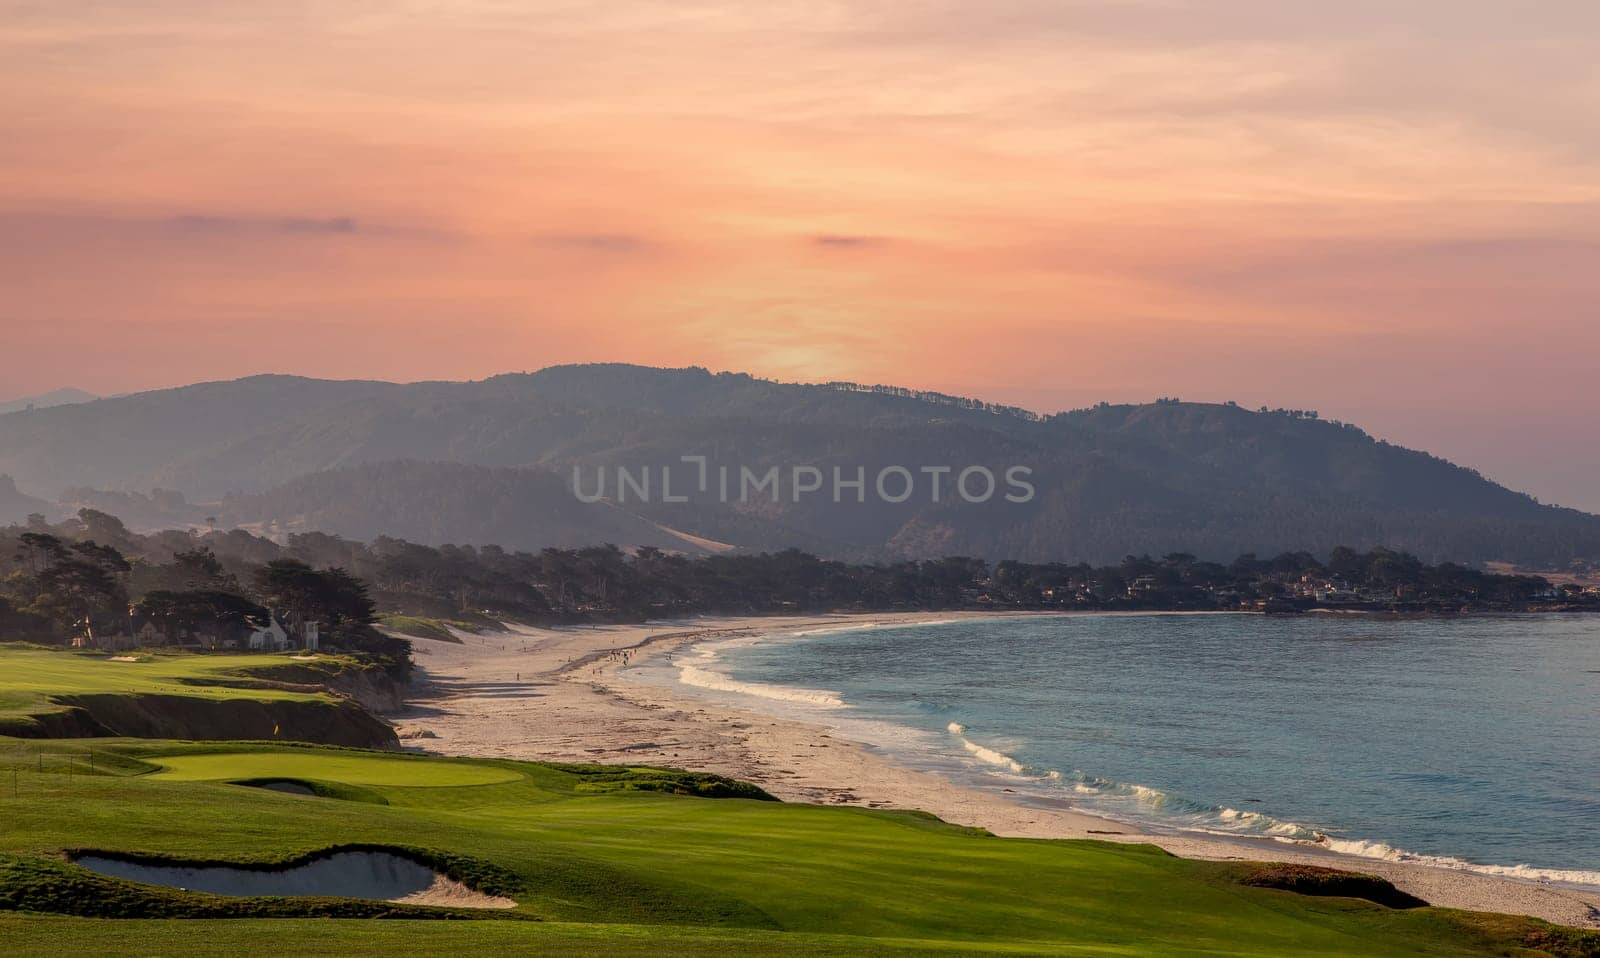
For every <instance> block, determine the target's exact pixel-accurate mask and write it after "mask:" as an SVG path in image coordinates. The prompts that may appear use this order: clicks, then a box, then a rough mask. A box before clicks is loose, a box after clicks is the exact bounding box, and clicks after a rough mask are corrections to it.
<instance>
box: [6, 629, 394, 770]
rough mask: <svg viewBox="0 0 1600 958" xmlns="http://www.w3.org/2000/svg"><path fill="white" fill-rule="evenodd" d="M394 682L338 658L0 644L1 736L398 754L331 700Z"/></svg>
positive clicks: (344, 704)
mask: <svg viewBox="0 0 1600 958" xmlns="http://www.w3.org/2000/svg"><path fill="white" fill-rule="evenodd" d="M362 673H364V674H362ZM388 681H389V679H388V677H387V676H386V675H384V674H382V673H381V671H379V670H376V669H374V668H373V667H371V666H368V665H366V664H363V663H361V662H359V661H356V660H354V659H351V658H349V657H346V656H339V655H316V656H292V655H235V654H227V653H221V654H205V653H185V652H159V653H148V652H146V653H135V654H130V655H127V656H108V655H104V654H100V653H89V652H84V653H79V652H68V651H65V650H59V649H41V648H38V647H33V646H24V645H0V736H4V735H17V736H22V737H25V738H78V737H87V736H99V735H123V736H129V737H134V738H160V739H213V740H215V739H223V740H226V739H235V740H239V739H243V740H251V739H255V740H279V739H281V740H283V741H298V742H323V743H327V744H332V745H353V746H358V747H366V748H397V747H398V742H396V740H395V737H394V731H393V730H392V729H391V728H389V727H388V726H387V725H385V724H384V723H383V722H381V721H379V720H378V719H376V718H375V717H373V716H372V715H371V714H369V713H367V712H366V711H365V710H363V709H362V708H361V707H360V706H359V705H357V704H356V703H354V702H353V701H351V700H350V699H349V698H348V697H346V696H341V695H336V694H332V693H331V692H330V691H329V690H330V689H333V688H340V687H343V688H349V687H351V686H352V685H354V686H356V687H366V688H371V687H373V686H375V685H376V686H379V687H381V686H382V685H383V684H384V683H386V682H388ZM340 683H344V685H343V686H341V685H340Z"/></svg>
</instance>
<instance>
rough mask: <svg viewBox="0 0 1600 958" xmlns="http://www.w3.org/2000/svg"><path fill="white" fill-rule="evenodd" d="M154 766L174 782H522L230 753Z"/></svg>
mask: <svg viewBox="0 0 1600 958" xmlns="http://www.w3.org/2000/svg"><path fill="white" fill-rule="evenodd" d="M151 761H152V762H153V763H154V764H157V765H159V766H160V767H161V771H160V772H157V773H156V774H155V776H154V777H155V778H158V779H165V780H169V781H174V782H218V781H230V780H237V779H250V778H288V779H311V780H314V781H326V782H342V783H344V784H346V785H393V786H397V787H409V788H427V787H432V788H443V787H450V786H458V785H493V784H496V783H498V782H515V781H517V780H519V779H520V778H521V777H522V776H521V775H520V774H518V773H517V772H516V771H514V770H512V769H507V768H496V767H494V766H489V765H479V764H469V763H466V762H445V761H428V760H425V759H403V758H385V757H378V756H373V755H361V754H350V755H342V754H337V753H335V754H324V755H316V754H313V755H295V754H283V753H274V752H225V753H222V754H220V755H174V756H168V757H165V758H158V759H151Z"/></svg>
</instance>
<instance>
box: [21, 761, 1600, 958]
mask: <svg viewBox="0 0 1600 958" xmlns="http://www.w3.org/2000/svg"><path fill="white" fill-rule="evenodd" d="M88 744H89V743H65V742H56V743H49V744H48V745H47V746H46V751H45V752H44V755H43V758H41V757H40V754H39V751H38V746H37V745H34V744H24V743H17V742H15V741H13V742H11V743H5V742H0V819H3V820H4V821H5V822H6V827H5V828H4V829H3V830H0V908H3V907H11V908H16V907H19V906H21V907H26V908H29V909H31V910H33V911H55V912H64V913H70V914H77V915H112V914H115V915H120V916H138V915H140V914H145V915H161V916H174V915H179V914H186V913H190V912H188V911H185V909H192V908H196V907H198V906H197V905H196V903H197V902H211V903H215V902H219V901H220V902H222V905H221V906H216V905H214V904H213V905H207V907H211V908H215V907H222V908H224V909H225V908H229V907H237V906H232V905H228V904H227V903H228V902H230V901H233V902H238V901H244V900H239V899H233V900H230V899H212V898H210V897H209V896H198V895H193V894H190V893H182V894H179V893H172V892H166V893H164V894H165V895H166V897H165V898H160V897H156V896H155V895H154V890H152V889H151V888H150V886H139V885H132V884H128V883H123V882H120V881H115V880H111V879H98V878H97V877H96V876H88V875H85V878H93V879H95V880H97V881H100V882H103V883H105V884H103V885H100V886H95V890H94V892H93V893H92V894H89V893H86V891H85V889H86V888H87V886H84V885H82V884H80V881H81V880H80V879H79V878H78V877H77V876H78V874H79V872H80V870H79V869H76V868H75V866H71V865H69V864H64V863H63V862H62V859H61V858H60V855H61V853H62V852H63V851H64V850H68V849H80V850H82V849H89V850H96V851H109V852H123V853H130V854H139V855H144V856H157V857H161V858H164V859H166V860H173V861H186V862H253V863H267V862H274V861H279V862H281V861H286V860H289V859H293V858H296V857H298V856H303V855H306V854H309V853H312V852H316V851H318V850H321V849H326V848H332V847H335V846H341V845H350V844H361V845H387V846H396V847H401V848H409V849H416V850H418V851H419V852H420V853H425V854H427V855H428V856H430V857H431V859H432V860H435V861H439V862H446V863H449V864H450V866H451V868H452V869H454V870H453V871H452V874H458V877H462V878H463V879H464V880H467V881H468V882H469V883H477V884H479V885H480V886H482V887H484V888H485V890H488V891H491V892H492V893H494V894H504V895H507V896H508V897H511V898H513V899H515V900H516V901H517V902H518V908H517V909H516V910H515V912H513V913H510V914H509V915H501V916H499V917H500V918H506V917H509V918H511V919H515V918H517V917H524V918H538V919H541V920H540V921H537V922H528V921H516V920H494V921H487V920H486V921H469V922H460V921H453V922H438V923H429V922H421V923H417V922H410V921H392V922H383V921H370V920H366V921H363V920H328V919H321V920H304V919H296V918H259V919H253V920H198V919H188V920H139V921H122V922H108V921H105V920H102V919H96V918H91V917H61V916H59V915H57V916H48V917H46V916H38V917H4V916H5V912H3V911H0V946H3V948H4V952H5V953H6V954H7V955H29V954H40V955H44V954H59V953H108V952H121V953H138V954H173V955H179V954H181V955H229V954H242V953H250V952H252V951H254V950H258V949H260V948H262V947H265V946H267V943H269V942H270V943H271V947H272V948H274V949H275V950H278V951H281V952H283V953H285V954H290V953H292V954H295V955H320V954H328V955H339V956H341V958H349V956H361V955H390V954H440V955H445V954H449V955H459V954H472V955H483V956H494V955H511V954H526V953H538V954H573V955H579V954H597V953H604V954H608V955H633V954H638V955H645V954H650V955H659V954H705V955H735V954H737V955H749V954H763V955H764V954H774V955H844V954H851V955H858V954H884V955H889V954H919V955H920V954H971V953H976V952H983V953H996V954H1001V953H1014V954H1084V955H1239V956H1263V958H1265V956H1292V955H1306V956H1309V955H1327V956H1332V955H1352V954H1357V955H1422V954H1433V955H1462V954H1467V955H1473V954H1479V955H1490V954H1507V953H1510V952H1508V951H1507V950H1506V949H1507V948H1509V947H1512V946H1518V947H1520V946H1522V945H1524V944H1527V943H1530V942H1533V941H1535V940H1536V939H1535V938H1533V937H1531V936H1534V935H1536V934H1538V933H1542V932H1543V931H1544V930H1545V929H1548V928H1549V927H1550V926H1544V925H1541V924H1540V923H1537V922H1533V921H1529V920H1524V919H1495V921H1494V922H1492V923H1489V924H1485V923H1484V922H1483V921H1481V920H1478V919H1470V920H1469V919H1468V918H1467V917H1464V916H1462V914H1461V913H1455V912H1446V911H1441V910H1437V909H1426V908H1425V909H1415V910H1409V911H1394V910H1390V909H1386V908H1383V907H1380V906H1378V905H1373V904H1370V903H1367V902H1363V901H1356V900H1351V899H1341V898H1308V897H1301V896H1296V895H1292V894H1289V893H1287V892H1281V891H1273V890H1267V889H1259V888H1250V887H1244V886H1242V885H1239V884H1237V883H1235V882H1234V881H1232V880H1231V879H1230V877H1229V872H1228V868H1229V866H1224V865H1217V864H1209V863H1203V862H1194V861H1187V860H1184V859H1178V858H1174V857H1171V856H1169V855H1167V854H1165V853H1163V852H1161V851H1159V850H1157V849H1155V848H1152V847H1148V846H1127V845H1112V844H1103V843H1097V842H1049V841H1028V840H1016V839H999V838H994V837H992V836H989V835H987V834H985V833H982V832H978V831H973V830H969V829H962V828H957V827H953V826H950V825H946V824H944V823H941V822H938V821H936V820H933V819H931V818H929V817H927V816H922V815H917V814H910V813H893V812H875V811H868V810H863V809H848V808H823V807H818V806H809V805H789V804H777V803H772V802H763V801H749V800H743V799H727V800H711V799H704V798H693V797H686V796H683V795H674V794H662V793H660V792H656V791H641V790H635V789H636V788H648V787H656V786H659V785H660V783H661V782H663V781H665V782H668V783H672V782H675V781H676V780H675V779H672V778H670V777H667V778H662V777H661V775H660V773H654V772H649V771H647V770H627V769H615V768H607V767H601V766H549V765H540V764H530V763H514V762H501V761H465V760H440V759H431V758H425V757H421V756H416V757H412V756H395V755H384V754H381V753H362V752H353V751H348V750H339V749H328V748H314V747H294V746H268V745H261V746H245V745H238V744H232V745H211V746H204V745H180V744H175V743H160V742H129V741H122V742H116V743H106V742H100V743H94V744H95V758H94V764H93V767H91V765H90V760H89V755H88V752H87V745H88ZM7 765H9V766H10V767H7ZM41 768H42V770H41ZM264 778H286V779H300V780H306V781H316V782H324V783H334V784H336V785H340V786H348V787H350V788H351V789H359V790H360V792H361V793H362V794H365V795H370V796H372V797H374V798H376V799H377V801H376V802H374V801H368V800H361V801H345V800H340V799H339V798H327V797H313V796H305V795H286V794H280V793H275V792H266V791H262V790H259V789H252V788H244V787H240V786H238V785H231V784H226V782H228V781H230V780H259V779H264ZM418 786H426V787H418ZM330 794H331V793H330ZM263 901H265V900H263ZM279 901H284V900H282V899H280V900H279ZM8 902H9V903H10V904H9V905H7V904H6V903H8ZM96 909H100V910H98V911H97V910H96ZM195 913H198V912H195ZM212 913H215V912H207V914H212ZM241 913H242V912H241ZM1580 944H1581V942H1580ZM1592 945H1593V942H1592V941H1591V942H1590V944H1589V945H1585V946H1584V947H1591V946H1592ZM1552 947H1553V946H1552ZM1540 953H1541V952H1537V951H1529V952H1523V954H1529V955H1533V954H1540ZM1547 953H1551V954H1562V955H1579V954H1584V952H1582V951H1576V950H1568V951H1562V950H1559V949H1557V950H1555V951H1551V952H1547ZM1591 953H1592V952H1591Z"/></svg>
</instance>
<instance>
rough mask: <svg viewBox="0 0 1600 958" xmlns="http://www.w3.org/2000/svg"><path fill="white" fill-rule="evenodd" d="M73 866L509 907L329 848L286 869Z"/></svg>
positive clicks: (290, 893) (171, 882)
mask: <svg viewBox="0 0 1600 958" xmlns="http://www.w3.org/2000/svg"><path fill="white" fill-rule="evenodd" d="M76 861H77V864H79V865H82V866H83V867H84V868H87V869H89V870H90V871H92V872H97V873H99V874H101V875H109V876H110V877H112V878H122V879H126V880H128V881H135V882H143V883H144V884H147V885H162V886H164V887H167V888H178V889H182V890H184V891H197V892H206V893H208V894H212V895H227V896H230V897H233V898H261V897H280V896H281V897H308V898H366V899H371V900H374V901H392V902H403V903H405V904H408V905H448V906H450V907H453V908H515V907H516V905H517V903H516V902H514V901H512V900H511V899H509V898H498V897H496V896H494V895H486V894H484V893H483V892H480V891H474V890H473V889H471V888H468V887H467V886H466V885H463V884H461V883H460V882H458V881H456V880H455V879H452V878H450V877H448V876H446V875H443V874H440V873H439V872H436V871H434V870H433V869H432V868H430V867H428V866H427V865H424V864H422V863H421V862H417V861H413V860H411V859H409V858H406V857H404V856H401V855H395V854H391V853H389V852H373V851H346V852H334V853H333V854H331V855H327V856H325V857H322V858H317V859H313V860H312V861H309V862H305V863H303V864H300V865H294V866H292V867H289V868H276V869H267V868H233V867H229V866H225V865H201V866H192V865H156V864H149V863H145V862H135V861H126V860H123V859H119V858H107V857H104V856H101V855H81V856H79V857H78V858H77V859H76Z"/></svg>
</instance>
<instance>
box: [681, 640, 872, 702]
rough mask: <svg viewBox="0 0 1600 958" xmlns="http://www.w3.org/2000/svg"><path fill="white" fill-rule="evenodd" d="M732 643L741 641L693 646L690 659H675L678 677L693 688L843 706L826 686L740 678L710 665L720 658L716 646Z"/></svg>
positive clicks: (786, 700)
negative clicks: (801, 685) (679, 660)
mask: <svg viewBox="0 0 1600 958" xmlns="http://www.w3.org/2000/svg"><path fill="white" fill-rule="evenodd" d="M735 644H743V643H742V642H741V641H740V640H733V641H730V642H714V643H708V644H706V645H701V646H696V647H695V648H694V649H693V652H692V658H690V659H689V661H687V662H682V663H678V681H680V682H682V683H683V684H684V685H691V686H694V687H695V688H700V689H711V690H713V691H717V692H734V693H737V694H739V695H753V696H755V697H757V698H763V699H770V700H772V701H774V702H790V703H794V704H797V705H809V706H811V707H812V708H824V709H842V708H844V707H845V704H844V699H842V698H840V696H839V693H838V692H834V691H830V690H828V689H802V688H794V687H792V686H787V685H771V684H768V683H765V682H743V681H740V680H739V679H736V678H734V677H733V676H731V675H728V674H727V673H725V672H719V671H717V670H716V669H715V668H713V666H714V665H715V664H716V662H717V661H718V658H719V656H718V650H719V649H722V648H726V647H727V646H730V645H735Z"/></svg>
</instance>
